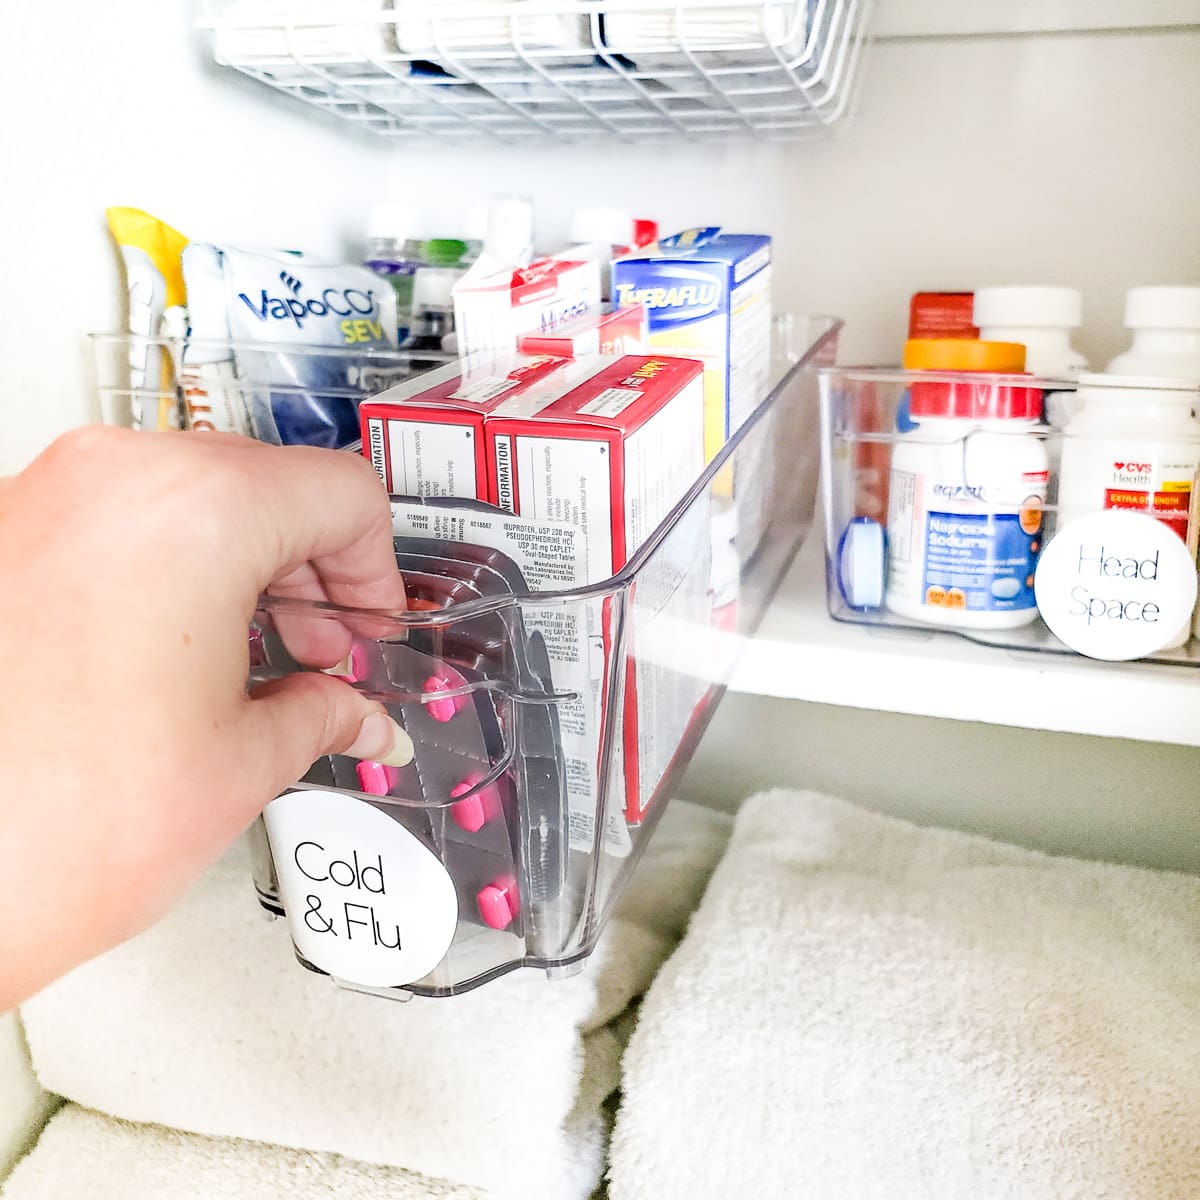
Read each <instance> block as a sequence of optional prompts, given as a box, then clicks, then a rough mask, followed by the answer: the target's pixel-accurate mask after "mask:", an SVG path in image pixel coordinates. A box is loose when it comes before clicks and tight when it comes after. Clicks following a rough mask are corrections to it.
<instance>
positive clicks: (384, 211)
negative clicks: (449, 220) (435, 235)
mask: <svg viewBox="0 0 1200 1200" xmlns="http://www.w3.org/2000/svg"><path fill="white" fill-rule="evenodd" d="M424 236H425V220H424V216H423V215H422V213H421V210H420V209H419V208H413V206H412V205H411V204H399V203H396V202H385V203H383V204H375V205H373V206H372V207H371V211H370V212H369V213H368V214H367V237H369V238H391V239H392V240H393V241H396V242H405V241H408V240H409V239H410V238H412V239H415V238H423V237H424Z"/></svg>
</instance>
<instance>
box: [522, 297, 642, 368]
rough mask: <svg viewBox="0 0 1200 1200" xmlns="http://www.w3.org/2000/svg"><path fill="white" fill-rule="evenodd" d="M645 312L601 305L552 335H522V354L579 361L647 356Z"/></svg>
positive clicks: (632, 307) (634, 307)
mask: <svg viewBox="0 0 1200 1200" xmlns="http://www.w3.org/2000/svg"><path fill="white" fill-rule="evenodd" d="M649 337H650V331H649V329H648V328H647V324H646V309H645V307H644V306H643V305H641V304H631V305H629V306H628V307H626V308H616V307H614V306H613V305H611V304H605V305H602V306H601V307H600V308H599V309H597V310H596V311H595V312H594V313H588V314H586V315H585V316H582V317H578V318H576V320H574V321H568V322H567V324H565V325H560V326H559V327H558V328H557V329H553V330H551V331H550V332H549V333H540V332H538V333H526V334H522V335H521V337H520V338H519V339H518V341H517V349H518V350H520V351H521V353H522V354H554V355H558V356H561V357H563V358H579V357H581V356H583V355H585V354H617V355H620V354H645V353H646V352H647V351H648V350H649V349H650V342H649Z"/></svg>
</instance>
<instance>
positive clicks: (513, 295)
mask: <svg viewBox="0 0 1200 1200" xmlns="http://www.w3.org/2000/svg"><path fill="white" fill-rule="evenodd" d="M599 307H600V264H599V263H598V262H597V261H596V260H595V259H580V258H572V257H571V256H570V254H569V253H568V254H561V255H559V254H556V255H552V256H551V257H549V258H540V259H537V260H535V261H534V262H531V263H530V264H529V266H527V267H519V268H517V269H516V270H514V271H501V272H498V273H497V274H495V275H487V276H484V277H483V278H478V279H473V278H472V277H471V272H469V271H468V273H467V274H466V275H465V276H464V277H463V278H462V279H461V280H460V281H459V282H458V284H457V285H456V286H455V288H454V330H455V333H457V335H458V348H459V352H460V353H461V354H463V355H464V356H466V355H471V354H478V353H482V352H487V351H497V350H498V351H514V350H516V348H517V342H518V340H519V339H520V337H521V336H522V335H523V334H526V333H552V332H554V330H556V329H558V327H559V326H560V325H565V324H566V323H567V322H568V321H574V320H575V319H576V318H578V317H581V316H584V315H585V314H587V313H590V312H595V311H596V309H598V308H599Z"/></svg>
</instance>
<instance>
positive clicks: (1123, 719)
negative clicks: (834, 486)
mask: <svg viewBox="0 0 1200 1200" xmlns="http://www.w3.org/2000/svg"><path fill="white" fill-rule="evenodd" d="M824 570H825V568H824V552H823V548H822V544H821V537H820V531H819V529H818V528H816V527H814V529H813V531H812V532H811V533H810V534H809V536H808V538H807V540H806V542H805V544H804V546H803V548H802V549H801V551H800V553H799V554H798V555H797V556H796V560H795V562H794V563H793V564H792V567H791V570H790V571H789V572H788V574H787V576H786V577H785V579H784V581H783V583H782V585H781V587H780V589H779V592H778V594H777V596H776V597H775V600H774V601H773V603H772V605H771V607H770V609H769V610H768V611H767V614H766V617H765V618H764V620H763V623H762V626H761V627H760V629H759V632H758V633H757V634H756V635H755V637H754V638H752V639H751V640H750V641H749V642H748V643H747V644H746V646H745V648H744V652H743V654H742V657H741V661H740V663H739V665H738V668H737V670H736V671H735V673H734V677H733V680H732V682H731V684H730V688H731V690H733V691H739V692H746V693H753V694H757V695H765V696H779V697H785V698H788V699H792V700H810V701H815V702H817V703H821V704H836V705H844V706H847V707H850V708H865V709H875V710H878V711H881V712H897V713H910V714H913V715H917V716H928V717H944V718H948V719H950V720H955V721H982V722H985V723H987V724H991V725H1012V726H1017V727H1019V728H1026V729H1045V730H1053V731H1056V732H1061V733H1084V734H1096V735H1100V736H1103V737H1119V738H1130V739H1133V740H1135V741H1141V742H1167V743H1173V744H1176V745H1181V746H1200V669H1195V668H1192V669H1189V668H1181V667H1168V666H1156V665H1152V664H1143V663H1120V664H1114V663H1100V662H1093V661H1091V660H1088V659H1082V658H1073V657H1067V656H1063V655H1052V654H1037V653H1029V652H1018V651H1008V650H1002V649H995V648H993V647H988V646H980V645H977V644H975V643H973V642H968V641H966V640H965V639H963V638H958V637H954V636H952V635H949V634H944V633H933V632H930V633H925V632H923V631H908V630H893V629H878V628H869V627H867V626H863V625H850V624H845V623H842V622H839V621H834V620H832V619H831V618H830V617H829V615H828V614H827V612H826V608H825V582H824Z"/></svg>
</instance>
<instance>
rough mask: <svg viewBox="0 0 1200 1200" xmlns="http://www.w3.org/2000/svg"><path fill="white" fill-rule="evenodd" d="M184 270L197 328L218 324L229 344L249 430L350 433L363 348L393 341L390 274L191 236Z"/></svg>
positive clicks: (278, 437) (353, 433) (264, 436)
mask: <svg viewBox="0 0 1200 1200" xmlns="http://www.w3.org/2000/svg"><path fill="white" fill-rule="evenodd" d="M183 271H184V279H185V281H186V283H187V293H188V310H189V315H190V321H191V327H192V330H193V336H196V337H198V336H199V331H200V330H203V331H204V334H205V336H206V337H208V336H212V331H213V330H216V329H223V330H224V331H226V333H227V337H228V339H229V340H230V341H231V342H232V343H233V344H234V347H235V354H236V358H237V363H238V367H239V368H240V370H239V372H238V374H239V375H240V376H242V377H244V382H245V384H246V385H247V388H248V395H247V403H248V407H249V410H250V416H251V421H252V423H253V427H254V435H255V437H257V438H258V439H259V440H260V441H264V442H276V443H284V444H291V443H301V444H305V445H311V446H325V447H328V448H331V449H338V448H340V447H342V446H346V445H348V444H349V443H351V442H353V441H355V440H356V438H357V437H358V401H359V400H361V399H362V397H363V394H364V388H363V386H362V383H361V380H360V373H361V370H362V365H363V358H364V357H365V356H367V355H369V353H370V351H372V350H381V351H384V350H392V349H394V348H395V345H396V300H395V295H394V293H393V292H392V290H391V288H390V287H389V286H388V285H387V281H386V280H381V279H380V278H379V277H378V276H377V275H375V274H373V273H372V272H371V271H368V270H367V269H366V268H365V267H359V266H353V265H346V264H340V263H324V262H320V261H318V260H316V259H312V258H309V257H307V256H305V255H302V254H298V253H291V252H282V251H253V250H238V249H233V248H222V247H219V246H213V245H210V244H207V243H195V244H193V245H191V246H188V248H187V249H186V250H185V251H184V254H183ZM289 347H295V348H296V350H304V351H311V349H312V348H313V347H328V348H329V350H330V353H329V354H327V355H326V354H320V355H313V354H312V353H289V352H288V348H289ZM350 352H352V353H350Z"/></svg>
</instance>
